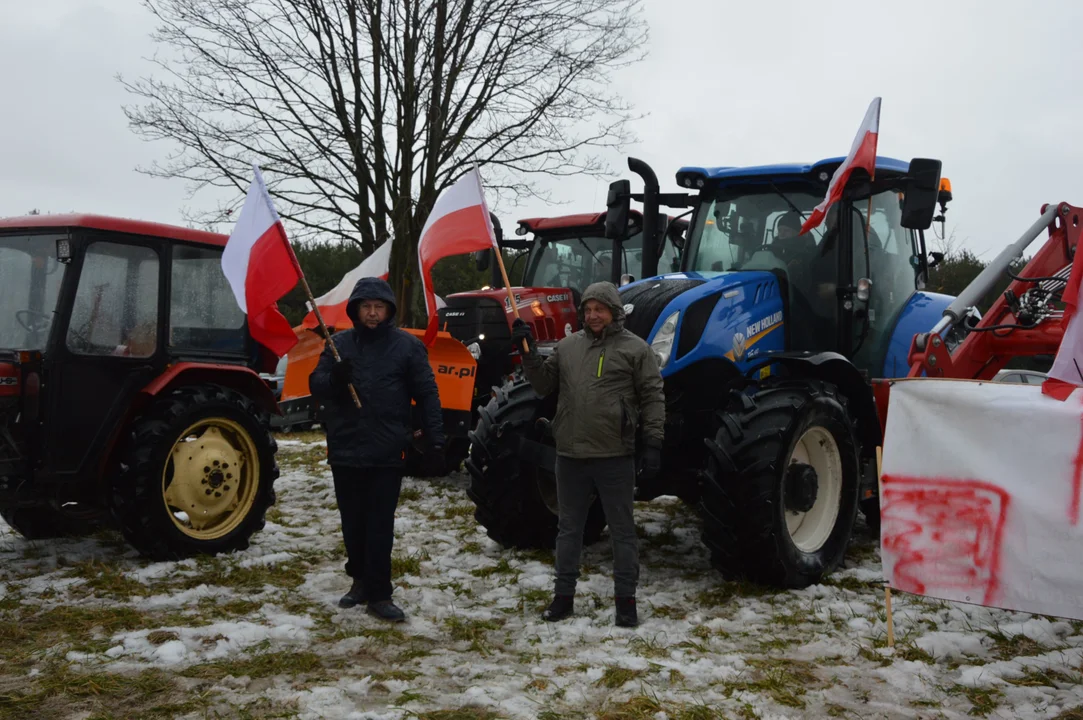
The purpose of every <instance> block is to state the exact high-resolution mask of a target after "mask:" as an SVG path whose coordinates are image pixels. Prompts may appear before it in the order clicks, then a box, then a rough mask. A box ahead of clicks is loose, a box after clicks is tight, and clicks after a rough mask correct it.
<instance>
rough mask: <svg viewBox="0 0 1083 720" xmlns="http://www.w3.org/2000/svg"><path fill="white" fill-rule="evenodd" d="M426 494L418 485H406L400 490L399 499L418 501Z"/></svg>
mask: <svg viewBox="0 0 1083 720" xmlns="http://www.w3.org/2000/svg"><path fill="white" fill-rule="evenodd" d="M422 497H424V494H423V493H422V492H421V489H420V488H416V487H404V488H403V489H402V490H400V491H399V500H400V501H404V502H417V501H418V500H420V499H421V498H422Z"/></svg>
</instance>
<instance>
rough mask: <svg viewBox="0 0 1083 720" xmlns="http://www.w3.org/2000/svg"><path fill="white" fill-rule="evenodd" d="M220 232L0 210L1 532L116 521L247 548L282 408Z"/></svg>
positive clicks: (34, 533)
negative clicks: (272, 429)
mask: <svg viewBox="0 0 1083 720" xmlns="http://www.w3.org/2000/svg"><path fill="white" fill-rule="evenodd" d="M225 241H226V237H225V236H223V235H217V234H213V233H207V232H200V231H197V230H191V229H187V228H178V227H172V226H167V225H158V224H155V223H146V222H138V221H131V220H120V219H114V218H106V217H100V216H95V215H36V216H29V217H23V218H6V219H0V515H2V516H3V518H4V519H5V521H7V523H8V524H9V525H11V526H12V527H13V528H15V529H16V530H18V531H19V532H21V533H22V534H23V535H25V536H27V537H30V538H43V537H53V536H57V535H63V534H71V533H78V532H82V531H84V530H91V529H93V528H95V527H98V526H100V525H101V524H102V523H103V522H110V521H111V520H110V518H119V520H120V525H121V526H120V528H119V529H120V530H122V531H123V532H124V534H125V536H126V537H127V538H128V539H129V541H131V542H132V544H133V545H135V546H136V547H137V548H138V549H140V550H141V551H143V552H144V553H146V554H148V555H151V556H155V557H161V558H164V557H180V556H183V555H187V554H192V553H198V552H211V553H213V552H218V551H221V550H228V549H231V548H238V547H241V546H243V545H246V544H247V538H248V536H249V535H250V534H251V533H252V532H253V531H254V530H255V529H257V527H258V526H261V525H262V522H263V512H264V511H265V510H266V508H267V507H268V506H269V504H270V502H271V500H272V499H273V497H274V494H273V492H272V490H271V483H272V482H273V480H274V476H276V475H277V468H276V466H275V464H274V447H273V440H272V439H271V438H270V436H269V434H268V432H267V427H266V426H267V422H268V417H269V414H271V413H275V412H277V407H276V405H275V401H274V396H273V394H272V392H271V391H270V389H269V388H268V387H267V385H266V384H265V383H264V381H263V380H261V379H260V377H259V375H258V372H259V371H270V370H273V369H274V366H275V363H276V361H277V358H276V357H275V356H274V355H273V354H272V353H270V352H269V351H268V350H266V349H264V348H261V347H260V346H259V345H257V344H256V343H255V342H254V341H253V340H252V338H251V336H250V335H249V333H248V328H247V324H246V317H245V314H244V313H243V312H242V311H241V310H240V308H239V307H238V305H237V302H236V300H235V299H234V297H233V294H232V290H231V289H230V287H229V284H228V282H227V281H226V279H225V276H224V275H223V273H222V270H221V257H222V251H223V248H224V246H225ZM195 440H199V443H198V445H199V450H194V449H193V450H191V452H188V451H187V448H193V447H194V446H193V445H191V444H190V443H192V442H193V441H195ZM227 466H228V469H226V468H227Z"/></svg>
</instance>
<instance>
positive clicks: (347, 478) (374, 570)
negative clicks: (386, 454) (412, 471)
mask: <svg viewBox="0 0 1083 720" xmlns="http://www.w3.org/2000/svg"><path fill="white" fill-rule="evenodd" d="M331 474H332V476H333V477H334V478H335V498H336V499H337V501H338V512H339V515H340V516H341V517H342V539H343V541H345V543H346V574H347V575H349V576H350V577H352V578H354V579H355V580H357V579H359V580H361V581H362V582H363V583H364V586H365V597H366V598H367V599H368V601H369V602H379V601H381V600H390V599H391V548H392V546H393V545H394V542H395V508H396V507H398V504H399V490H401V489H402V471H401V470H399V469H398V468H365V469H359V468H346V467H338V468H331Z"/></svg>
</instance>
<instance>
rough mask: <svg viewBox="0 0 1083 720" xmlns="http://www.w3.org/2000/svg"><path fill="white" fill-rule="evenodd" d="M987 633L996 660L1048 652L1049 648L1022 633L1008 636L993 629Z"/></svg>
mask: <svg viewBox="0 0 1083 720" xmlns="http://www.w3.org/2000/svg"><path fill="white" fill-rule="evenodd" d="M987 635H988V636H989V639H990V640H992V641H993V654H994V655H995V656H996V658H997V659H998V660H1012V659H1014V658H1017V657H1020V656H1024V655H1041V654H1043V653H1047V652H1049V648H1047V647H1046V646H1044V645H1042V644H1041V643H1039V642H1037V641H1035V640H1031V639H1030V638H1028V637H1027V636H1026V635H1023V634H1022V633H1020V634H1019V635H1012V636H1010V637H1009V636H1008V635H1005V634H1004V633H1002V632H1001V631H1000V630H994V631H993V632H990V633H987Z"/></svg>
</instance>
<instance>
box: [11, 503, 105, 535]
mask: <svg viewBox="0 0 1083 720" xmlns="http://www.w3.org/2000/svg"><path fill="white" fill-rule="evenodd" d="M0 517H3V518H4V522H6V523H7V524H8V525H10V526H11V528H12V529H13V530H15V532H17V533H19V534H20V535H22V536H23V537H24V538H26V539H27V540H50V539H53V538H67V537H83V536H85V535H90V534H91V533H93V532H95V531H97V530H99V529H100V528H102V527H103V525H104V523H103V522H102V518H100V517H96V516H94V515H91V514H83V515H70V514H68V513H64V512H61V511H60V510H57V509H56V508H53V507H50V506H41V507H25V508H5V509H4V510H0Z"/></svg>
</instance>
